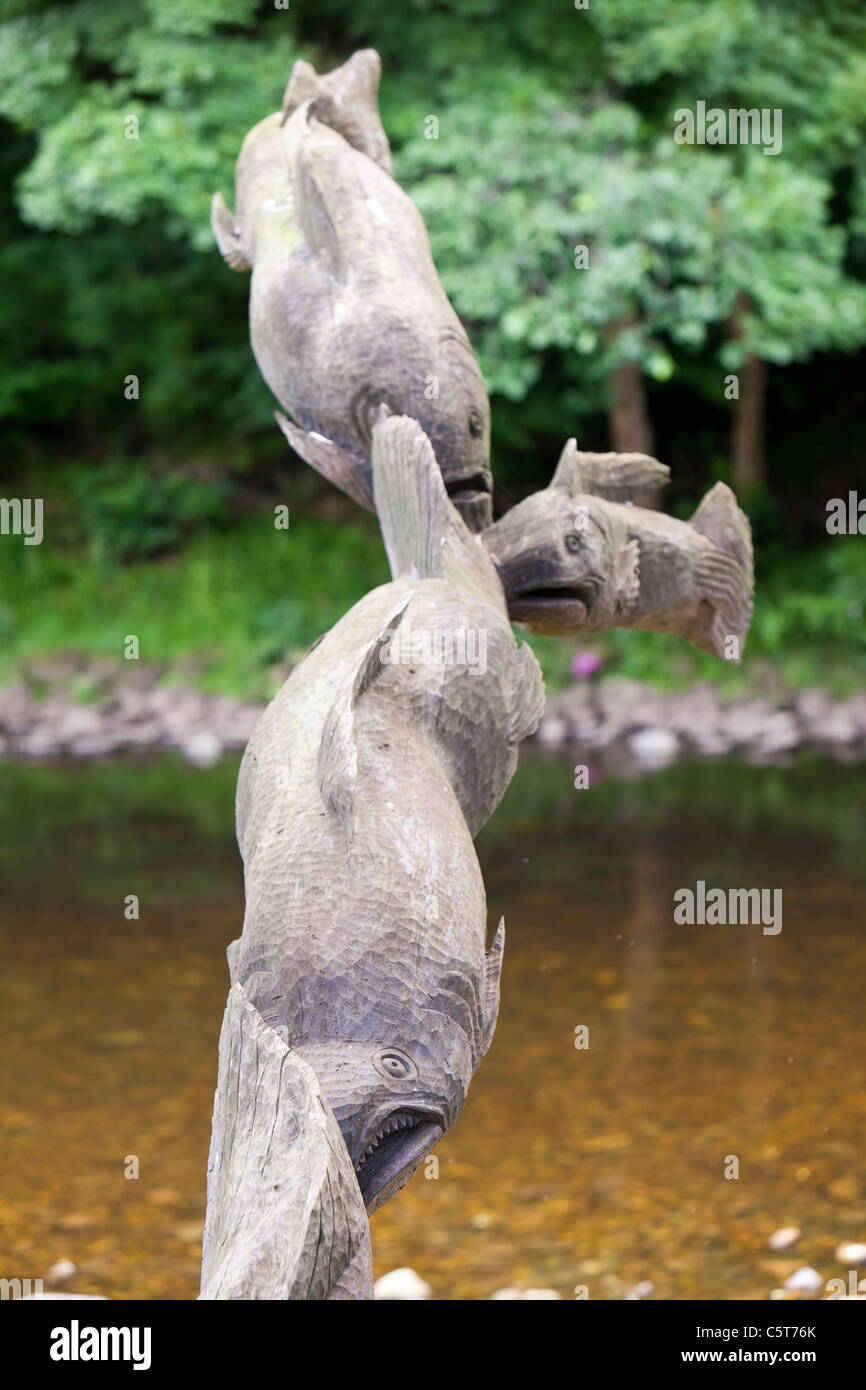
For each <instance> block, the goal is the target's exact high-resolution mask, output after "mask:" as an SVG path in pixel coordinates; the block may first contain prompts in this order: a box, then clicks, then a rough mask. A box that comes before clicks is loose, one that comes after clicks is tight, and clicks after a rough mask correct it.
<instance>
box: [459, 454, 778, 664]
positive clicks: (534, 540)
mask: <svg viewBox="0 0 866 1390" xmlns="http://www.w3.org/2000/svg"><path fill="white" fill-rule="evenodd" d="M667 478H668V469H667V468H666V466H665V465H664V464H661V463H658V462H657V461H656V460H655V459H652V458H649V457H648V456H647V455H644V454H587V453H581V452H580V451H579V450H578V448H577V444H576V442H575V441H574V440H573V439H571V440H569V442H568V444H567V445H566V447H565V449H564V450H563V453H562V457H561V458H560V461H559V465H558V467H557V470H556V473H555V474H554V477H553V480H552V482H551V484H550V486H549V487H547V488H545V489H544V490H543V491H541V492H536V493H533V494H532V496H531V497H527V498H526V499H525V500H524V501H523V502H519V503H518V504H517V505H516V506H515V507H512V508H511V510H510V511H508V512H506V513H505V515H504V516H503V517H502V518H501V519H500V520H499V521H497V522H495V523H494V525H492V526H491V527H489V528H488V529H487V530H486V531H485V532H484V535H483V537H482V540H483V544H484V546H485V548H486V549H487V551H488V553H489V554H490V555H491V556H492V557H493V558H494V560H495V563H496V566H497V570H498V573H499V576H500V578H501V580H502V583H503V585H504V587H505V591H506V594H507V597H508V610H509V613H510V614H511V617H512V618H513V620H514V621H515V622H517V623H520V624H521V625H522V626H523V627H526V628H528V629H529V631H530V632H536V633H544V634H548V635H552V636H559V637H578V636H580V635H582V634H583V633H590V632H600V631H603V630H606V629H608V628H614V627H625V628H628V627H631V628H649V629H652V630H654V631H657V632H673V633H676V634H677V635H678V636H680V637H684V638H686V640H687V641H689V642H691V643H693V645H694V646H696V647H700V648H701V649H702V650H703V651H707V652H710V653H712V654H713V655H715V656H721V657H726V658H727V659H730V660H734V661H737V660H739V659H740V658H741V656H742V652H743V646H744V643H745V639H746V634H747V632H748V629H749V623H750V621H751V616H752V591H753V587H754V576H753V569H752V538H751V530H750V527H749V522H748V519H747V517H746V516H745V515H744V513H743V512H742V511H741V510H740V508H739V507H738V506H737V500H736V498H735V496H734V494H733V493H732V492H731V490H730V488H729V487H726V486H725V484H724V483H716V484H715V486H714V487H713V488H711V490H710V491H709V492H708V493H707V494H706V496H705V497H704V499H703V501H702V502H701V504H700V506H699V507H698V509H697V511H696V512H695V514H694V516H693V517H692V518H691V520H690V521H679V520H677V519H676V518H675V517H671V516H666V515H665V514H664V513H663V512H657V511H652V510H650V509H648V508H646V507H640V506H634V505H632V504H630V503H629V502H628V501H627V499H629V498H631V497H640V496H647V495H651V494H653V493H654V492H655V491H656V490H657V489H658V488H659V487H660V486H662V485H663V484H664V483H665V482H666V481H667ZM731 639H734V640H733V642H732V641H731Z"/></svg>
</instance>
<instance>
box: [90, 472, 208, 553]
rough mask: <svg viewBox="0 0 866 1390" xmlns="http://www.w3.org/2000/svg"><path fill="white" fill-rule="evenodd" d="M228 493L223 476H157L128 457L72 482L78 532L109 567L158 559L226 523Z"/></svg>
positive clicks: (162, 474)
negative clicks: (201, 532) (186, 540)
mask: <svg viewBox="0 0 866 1390" xmlns="http://www.w3.org/2000/svg"><path fill="white" fill-rule="evenodd" d="M230 495H231V485H230V483H229V481H228V479H227V478H215V479H210V480H207V481H206V480H204V479H201V478H194V477H186V476H182V475H179V474H173V473H156V474H155V473H154V472H153V470H152V469H149V468H147V467H145V465H144V464H142V463H141V462H139V461H136V460H132V461H130V460H129V459H118V460H114V461H112V462H111V463H110V464H109V465H108V466H107V467H104V468H101V469H99V470H96V471H91V472H82V473H78V474H76V475H75V477H74V480H73V483H72V501H73V505H74V509H75V519H76V522H77V527H78V528H79V534H80V536H81V537H82V538H84V539H86V540H87V542H88V543H89V544H90V546H91V548H92V551H93V553H94V555H95V556H96V557H97V558H98V559H99V560H102V561H107V562H109V563H111V564H118V563H122V562H124V561H126V560H134V559H143V558H146V557H147V556H149V555H158V554H160V553H161V552H163V551H166V550H171V549H173V548H175V547H176V546H178V545H179V544H180V542H181V541H182V540H183V539H184V538H185V537H186V536H188V535H189V534H191V533H192V532H193V530H195V529H199V530H204V529H207V528H209V527H212V526H215V525H225V524H226V522H227V520H228V519H229V509H228V505H227V504H228V501H229V498H230Z"/></svg>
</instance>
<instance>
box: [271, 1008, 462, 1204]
mask: <svg viewBox="0 0 866 1390" xmlns="http://www.w3.org/2000/svg"><path fill="white" fill-rule="evenodd" d="M422 1026H423V1031H422V1029H421V1028H419V1029H417V1030H415V1031H417V1032H418V1035H419V1036H420V1037H423V1038H424V1041H423V1042H418V1041H413V1040H410V1039H408V1038H406V1037H403V1036H399V1035H398V1036H397V1037H396V1038H393V1037H383V1038H378V1039H375V1040H370V1041H368V1042H359V1041H349V1042H342V1041H336V1040H318V1041H311V1042H302V1043H300V1044H299V1045H297V1046H296V1048H295V1051H296V1052H298V1053H299V1054H300V1055H301V1056H302V1057H303V1058H304V1060H305V1061H306V1062H307V1063H308V1064H309V1065H310V1066H311V1067H312V1069H313V1070H314V1071H315V1073H316V1075H317V1077H318V1079H319V1083H320V1085H321V1087H322V1091H323V1093H324V1095H325V1096H326V1098H327V1100H328V1103H329V1105H330V1106H331V1109H332V1110H333V1112H334V1116H335V1118H336V1120H337V1123H338V1125H339V1126H340V1132H341V1133H342V1135H343V1139H344V1140H345V1143H346V1148H347V1149H348V1151H349V1156H350V1158H351V1160H352V1165H353V1167H354V1169H355V1173H356V1175H357V1178H358V1185H359V1187H360V1189H361V1196H362V1197H363V1199H364V1205H365V1206H366V1209H367V1211H368V1212H370V1213H372V1212H374V1211H376V1210H377V1209H378V1208H379V1207H380V1206H382V1205H383V1204H384V1203H385V1202H387V1201H388V1200H389V1199H390V1198H391V1197H392V1196H393V1195H394V1194H395V1192H398V1191H399V1190H400V1188H401V1187H403V1186H404V1184H405V1183H407V1182H408V1181H409V1179H410V1178H411V1177H412V1175H413V1173H415V1172H416V1171H417V1169H418V1168H419V1167H420V1165H421V1164H422V1163H423V1161H424V1159H425V1158H426V1157H427V1155H428V1154H429V1153H430V1150H431V1149H432V1148H433V1147H434V1145H435V1144H437V1143H438V1142H439V1140H440V1139H441V1138H442V1136H443V1134H444V1133H445V1132H446V1130H448V1129H449V1128H450V1127H451V1125H452V1124H453V1123H454V1121H455V1120H456V1119H457V1116H458V1115H459V1114H460V1111H461V1110H462V1108H463V1103H464V1101H465V1099H466V1092H467V1089H468V1086H469V1082H470V1080H471V1077H472V1073H473V1071H474V1064H473V1055H472V1048H471V1046H470V1043H469V1040H468V1039H467V1038H466V1035H465V1033H464V1032H463V1030H462V1029H461V1028H460V1027H459V1026H458V1025H456V1024H454V1023H453V1022H452V1021H451V1020H450V1019H446V1018H444V1017H443V1016H442V1015H441V1014H432V1015H431V1017H430V1018H428V1019H426V1020H423V1021H422Z"/></svg>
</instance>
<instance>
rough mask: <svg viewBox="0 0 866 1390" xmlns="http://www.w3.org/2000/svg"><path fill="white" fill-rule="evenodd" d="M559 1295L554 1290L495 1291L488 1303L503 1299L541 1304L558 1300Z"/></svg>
mask: <svg viewBox="0 0 866 1390" xmlns="http://www.w3.org/2000/svg"><path fill="white" fill-rule="evenodd" d="M559 1297H560V1295H559V1294H558V1293H557V1292H556V1290H555V1289H497V1290H496V1292H495V1293H492V1294H491V1295H490V1300H489V1301H490V1302H491V1303H492V1302H494V1301H497V1302H501V1301H502V1300H504V1299H508V1300H510V1301H516V1300H518V1299H519V1300H523V1301H526V1302H530V1303H542V1302H548V1301H552V1300H553V1299H559Z"/></svg>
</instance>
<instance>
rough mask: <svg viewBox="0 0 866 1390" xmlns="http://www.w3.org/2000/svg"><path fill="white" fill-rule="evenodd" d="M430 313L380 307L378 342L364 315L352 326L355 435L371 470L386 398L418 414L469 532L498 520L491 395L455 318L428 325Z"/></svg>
mask: <svg viewBox="0 0 866 1390" xmlns="http://www.w3.org/2000/svg"><path fill="white" fill-rule="evenodd" d="M426 319H427V314H426V312H423V313H422V312H418V313H417V314H416V315H415V317H414V318H413V320H412V321H410V320H408V319H407V318H405V317H404V316H403V315H399V314H396V313H393V312H386V311H384V310H383V311H381V312H380V313H379V315H378V317H377V319H376V335H375V342H374V343H373V344H372V345H371V342H370V337H369V325H368V323H367V321H366V320H363V321H362V322H360V323H359V324H358V325H357V328H356V329H355V330H354V331H351V330H347V332H346V333H345V334H344V337H343V342H344V346H345V351H346V355H347V358H348V359H349V360H352V361H354V362H358V363H362V364H363V366H364V379H363V381H362V382H361V384H360V386H359V387H358V389H357V390H356V391H355V393H354V395H353V397H352V399H351V402H350V407H349V411H350V416H351V422H352V429H353V432H354V434H355V437H356V438H357V439H358V440H359V441H360V444H361V447H362V449H363V451H364V454H365V458H366V460H367V461H368V462H367V463H366V469H365V471H366V474H367V477H368V481H369V477H370V464H369V459H370V450H371V448H372V435H373V429H374V427H375V425H376V422H377V420H378V419H379V411H380V409H381V407H382V406H383V405H384V406H386V407H387V409H388V411H389V412H390V413H391V414H392V415H405V416H408V417H410V418H411V419H413V420H417V422H418V424H419V425H420V426H421V429H422V430H423V431H424V433H425V435H426V436H427V438H428V439H429V441H430V444H431V445H432V447H433V453H434V455H435V458H436V463H437V464H438V466H439V470H440V472H441V474H442V477H443V480H444V482H445V489H446V491H447V493H448V495H449V497H450V498H451V501H452V502H453V503H454V505H455V507H456V508H457V510H458V512H459V513H460V515H461V516H462V518H463V520H464V522H465V523H466V525H467V526H468V527H469V530H470V531H475V532H478V531H483V530H484V528H485V527H486V526H489V525H490V522H491V521H492V520H493V501H492V495H493V475H492V473H491V471H490V401H489V399H488V396H487V391H486V390H485V387H484V380H483V378H482V376H481V371H480V368H479V366H478V363H477V362H476V360H475V355H474V353H473V352H472V348H471V347H470V345H469V340H468V338H467V337H466V335H465V334H464V333H463V332H462V329H461V328H460V326H459V325H458V326H457V328H451V327H446V328H444V329H441V330H433V331H432V333H431V334H428V332H427V329H426Z"/></svg>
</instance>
